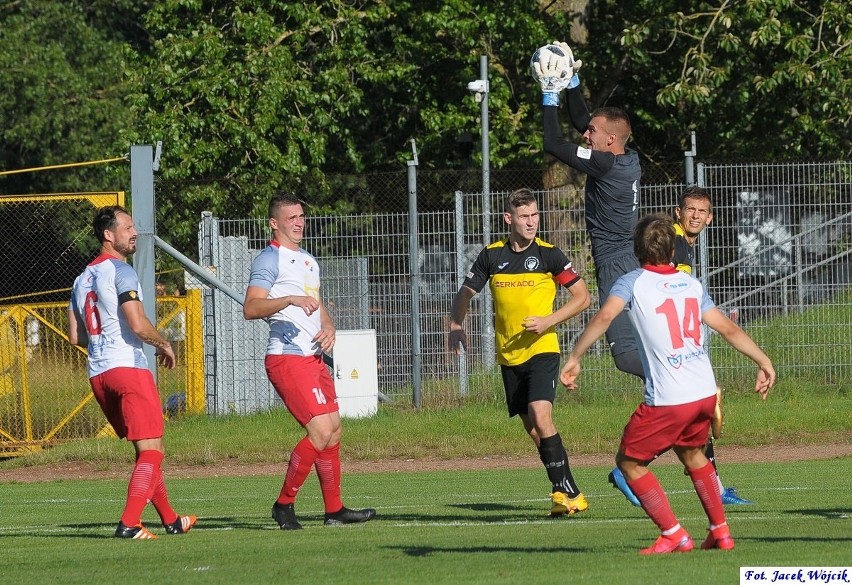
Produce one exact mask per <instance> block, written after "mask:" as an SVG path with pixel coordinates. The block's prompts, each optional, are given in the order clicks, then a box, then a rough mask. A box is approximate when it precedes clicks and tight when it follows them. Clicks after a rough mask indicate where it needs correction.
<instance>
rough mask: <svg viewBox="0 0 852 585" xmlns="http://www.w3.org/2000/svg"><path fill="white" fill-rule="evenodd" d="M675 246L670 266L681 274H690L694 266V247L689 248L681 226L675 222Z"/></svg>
mask: <svg viewBox="0 0 852 585" xmlns="http://www.w3.org/2000/svg"><path fill="white" fill-rule="evenodd" d="M674 229H675V244H674V249H675V251H674V257H673V258H672V264H674V266H675V268H677V269H678V270H680V271H681V272H685V273H687V274H692V267H693V266H695V247H694V246H690V245H689V242H687V241H686V232H684V231H683V226H681V225H680V224H679V223H677V222H675V224H674Z"/></svg>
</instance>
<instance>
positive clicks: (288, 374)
mask: <svg viewBox="0 0 852 585" xmlns="http://www.w3.org/2000/svg"><path fill="white" fill-rule="evenodd" d="M269 227H270V229H271V230H272V241H271V242H270V243H269V246H267V247H266V248H264V250H263V251H261V253H260V254H259V255H258V256H257V257H256V258H255V259H254V262H252V267H251V279H250V281H249V286H248V290H247V291H246V298H245V303H244V304H243V316H244V317H245V318H246V319H266V320H267V321H268V322H269V344H268V346H267V349H266V360H265V364H266V373H267V375H268V376H269V381H270V382H271V383H272V386H273V387H274V388H275V391H276V392H277V393H278V395H279V396H280V397H281V399H282V400H283V401H284V404H285V405H286V406H287V410H289V411H290V414H292V415H293V417H294V418H295V419H296V420H297V421H298V422H299V424H300V425H302V426H303V427H304V428H305V431H306V434H305V437H304V438H303V439H302V440H301V441H299V443H298V444H297V445H296V447H295V448H294V449H293V452H292V453H291V455H290V463H289V465H288V466H287V474H286V477H285V479H284V485H283V486H282V487H281V492H280V494H279V496H278V499H277V500H276V502H275V503H274V504H273V505H272V518H273V519H274V520H275V521H276V522H277V523H278V526H279V528H281V530H299V529H301V528H302V525H301V524H300V523H299V521H298V519H297V518H296V512H295V509H294V502H295V501H296V495H297V494H298V492H299V489H300V488H301V487H302V484H304V483H305V479H307V477H308V474H309V473H310V472H311V468H312V467H316V471H317V476H318V477H319V480H320V488H321V490H322V496H323V502H324V505H325V524H326V525H339V524H351V523H353V522H366V521H368V520H370V519H371V518H373V516H375V515H376V511H375V510H374V509H372V508H366V509H364V510H351V509H349V508H347V507H345V506H344V505H343V501H342V500H341V498H340V437H341V435H342V433H343V429H342V426H341V422H340V413H339V411H338V406H337V394H336V393H335V389H334V382H333V381H332V379H331V376H330V375H329V372H328V368H327V367H326V366H325V364H324V363H323V360H322V354H323V352H328V351H331V349H332V348H333V347H334V341H335V329H334V323H333V322H332V319H331V316H330V315H329V314H328V311H326V308H325V305H324V304H323V303H322V301H321V300H320V267H319V264H317V261H316V258H314V257H313V256H312V255H310V254H309V253H308V252H306V251H305V250H304V249H302V247H301V246H300V243H301V241H302V238H303V237H304V231H305V212H304V210H303V208H302V202H301V201H300V200H299V199H298V198H296V197H294V196H292V195H288V194H281V195H277V196H275V197H273V199H272V201H270V203H269Z"/></svg>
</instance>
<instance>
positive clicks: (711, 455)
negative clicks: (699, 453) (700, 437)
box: [704, 439, 719, 473]
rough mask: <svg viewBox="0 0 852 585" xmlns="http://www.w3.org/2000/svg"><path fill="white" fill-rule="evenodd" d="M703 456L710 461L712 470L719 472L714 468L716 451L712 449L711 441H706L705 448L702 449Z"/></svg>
mask: <svg viewBox="0 0 852 585" xmlns="http://www.w3.org/2000/svg"><path fill="white" fill-rule="evenodd" d="M704 454H705V455H706V456H707V459H709V460H710V463H712V464H713V469H716V472H717V473H718V472H719V470H718V469H717V468H716V450H715V449H714V448H713V439H707V446H706V447H704Z"/></svg>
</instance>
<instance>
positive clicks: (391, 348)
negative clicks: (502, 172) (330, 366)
mask: <svg viewBox="0 0 852 585" xmlns="http://www.w3.org/2000/svg"><path fill="white" fill-rule="evenodd" d="M698 170H699V173H698V175H697V176H698V182H699V184H701V185H704V186H706V187H707V188H708V189H710V191H711V193H712V194H713V197H714V214H715V217H714V220H713V222H712V224H711V225H710V226H709V227H708V229H707V230H705V232H704V233H703V234H702V236H701V238H700V239H699V248H698V250H699V255H698V266H697V268H696V275H697V276H698V277H699V278H701V279H702V280H704V282H705V283H706V284H707V286H708V290H709V291H710V294H711V295H712V296H713V297H714V299H715V300H716V301H717V304H719V305H720V307H721V308H722V309H723V310H724V311H726V312H727V313H728V314H730V315H731V316H732V318H734V319H737V320H738V321H739V322H740V323H741V324H742V325H743V326H744V327H745V328H746V329H747V331H749V333H750V334H751V335H752V336H754V337H755V338H756V339H758V341H759V342H760V343H762V344H763V345H764V346H765V348H766V349H767V351H768V352H769V353H770V355H771V356H772V357H773V358H774V360H775V361H776V362H777V364H778V368H779V371H780V373H781V375H782V376H787V375H796V376H803V377H807V378H809V379H813V380H816V381H818V382H820V383H836V382H837V381H838V380H840V379H842V378H843V377H844V374H843V372H844V371H845V370H846V369H847V366H848V364H849V362H850V361H852V350H849V349H848V346H847V344H845V343H843V341H842V340H843V339H845V338H846V337H847V336H848V334H849V333H850V331H849V329H850V327H852V325H850V319H849V318H848V317H849V315H848V313H849V312H850V310H849V309H848V300H849V299H848V298H847V297H848V296H849V283H850V278H852V272H851V271H850V263H849V259H848V251H849V249H850V246H849V240H850V229H852V224H850V221H852V220H850V215H849V213H848V212H847V209H848V208H849V204H850V198H852V193H850V172H851V171H850V163H848V162H839V163H796V164H787V165H709V164H703V165H699V169H698ZM418 184H419V181H418ZM684 187H685V185H684V184H683V183H676V182H675V183H666V184H659V185H654V184H645V185H643V189H642V213H648V212H654V211H666V212H669V213H670V212H671V211H672V209H673V208H674V207H675V206H676V205H677V202H678V198H679V196H680V193H681V192H682V191H683V189H684ZM507 193H508V191H496V190H492V193H491V197H492V200H491V202H490V205H491V215H490V217H489V218H488V220H489V227H488V233H490V234H491V238H490V239H491V240H493V239H495V238H498V237H502V236H503V235H504V234H505V224H504V223H503V220H502V199H503V197H504V196H505V195H506V194H507ZM537 195H538V197H539V200H540V201H541V202H542V206H541V207H542V212H541V216H542V221H541V229H540V235H541V237H543V238H544V239H546V240H549V241H551V242H553V243H555V244H557V245H558V246H560V247H561V248H563V250H565V252H566V254H567V255H568V256H569V258H572V259H573V260H574V261H575V264H576V265H577V266H578V267H579V269H580V271H581V274H582V275H583V276H584V278H585V279H586V281H587V283H588V284H589V287H590V289H591V291H592V297H593V301H592V307H591V308H590V310H588V311H586V312H584V313H583V314H582V315H580V316H578V317H577V318H575V319H574V320H572V321H570V322H569V323H566V324H564V325H563V326H561V327H560V328H559V332H560V339H561V343H562V346H563V348H565V347H569V346H570V344H571V342H572V341H573V339H574V338H575V336H576V335H577V334H578V333H579V331H580V330H581V329H582V327H583V326H584V325H585V322H586V321H587V320H588V318H590V317H591V315H592V314H593V312H594V310H596V309H597V305H598V303H597V296H596V287H595V283H594V278H593V274H594V267H593V265H592V262H591V259H590V257H589V255H588V245H587V240H586V235H585V228H584V225H583V220H582V217H583V209H582V204H581V200H582V198H581V196H580V194H579V193H578V192H577V191H576V190H575V189H572V188H564V189H560V190H552V191H542V190H539V191H538V192H537ZM454 199H456V201H455V202H454V204H455V206H454V209H452V210H443V211H442V210H427V211H421V212H420V213H418V216H417V224H418V231H419V238H418V250H417V254H416V258H417V266H416V267H412V266H410V263H409V227H408V221H409V220H408V216H407V214H406V213H403V212H398V213H373V214H363V215H347V216H321V217H319V216H313V217H309V218H308V222H307V230H306V234H307V235H306V238H305V241H304V242H303V246H304V247H305V248H306V249H307V250H308V251H310V252H311V253H313V254H314V255H315V256H317V258H318V260H319V262H320V265H321V266H322V268H323V271H324V272H323V298H324V300H325V301H326V303H327V305H328V307H329V310H330V313H331V314H332V316H333V318H334V319H335V321H336V324H337V326H338V328H365V327H368V328H373V329H376V331H377V338H378V354H379V355H378V361H379V386H380V391H381V392H382V393H383V394H385V395H387V396H389V397H391V398H394V399H399V400H408V399H410V397H411V396H412V393H413V388H412V383H413V379H414V375H413V370H412V368H413V367H414V365H415V363H417V361H419V363H420V364H421V368H422V370H421V373H422V380H423V387H422V390H423V393H424V396H428V395H430V394H433V393H434V394H442V393H443V394H446V393H451V394H456V395H457V394H458V393H467V394H473V395H477V394H481V393H487V394H494V393H499V392H502V389H501V386H500V382H499V374H498V373H497V370H496V369H495V368H494V366H493V363H494V362H493V358H491V357H490V356H491V352H492V351H493V345H492V344H491V343H490V333H489V332H487V331H486V329H487V328H486V327H485V326H484V325H485V322H486V319H487V318H488V315H489V313H488V312H487V311H486V307H487V304H488V294H487V290H486V291H483V293H480V294H479V295H477V296H476V297H474V300H473V302H472V304H471V310H470V312H469V314H468V320H467V321H468V322H467V327H468V328H469V329H468V331H469V334H468V335H469V339H470V347H469V348H468V352H467V354H466V355H464V356H462V357H461V358H460V357H458V356H455V355H454V354H451V353H450V352H449V351H448V347H447V343H446V331H447V326H448V314H449V306H450V302H451V300H452V297H453V295H454V294H455V292H456V290H457V289H458V286H459V284H460V282H461V280H462V278H463V274H464V272H466V271H467V269H468V268H469V266H470V265H471V263H472V262H473V259H474V258H475V256H476V254H477V253H478V252H479V250H480V249H481V248H482V246H483V235H482V234H483V220H484V218H483V216H482V211H481V210H482V208H483V205H482V195H481V193H475V192H474V193H461V192H457V193H456V195H455V196H454ZM213 225H215V231H212V232H203V235H202V237H201V239H202V243H204V242H205V241H206V242H207V245H210V242H211V241H213V240H216V239H217V238H223V239H226V238H232V239H233V238H236V239H242V240H243V241H244V243H245V246H246V249H248V250H250V252H249V253H248V256H246V258H245V259H244V261H243V262H242V263H240V262H236V263H233V262H232V261H229V262H231V263H232V267H231V270H232V272H231V274H232V278H233V279H234V282H235V284H237V285H238V286H241V287H242V290H244V289H245V286H246V285H247V279H248V276H249V272H250V258H251V257H253V254H254V253H256V252H257V251H258V250H260V249H261V248H263V247H264V246H265V245H266V243H267V241H268V232H267V229H266V222H265V221H260V220H223V219H216V220H215V221H214V223H213ZM415 269H416V270H417V271H418V275H419V279H418V280H419V283H420V287H419V291H417V293H416V294H414V295H412V290H411V281H412V274H413V273H414V270H415ZM216 270H217V272H220V271H221V266H216ZM220 276H221V274H220ZM561 294H566V293H561ZM561 300H562V297H560V298H558V299H557V302H560V301H561ZM222 302H230V303H232V304H234V303H233V301H230V300H224V301H223V300H221V299H220V300H219V303H222ZM414 302H417V303H418V305H417V308H418V309H419V310H418V311H413V310H412V309H413V303H414ZM208 312H209V311H208ZM413 314H417V315H419V319H418V322H417V323H413V322H412V315H413ZM412 331H417V332H419V346H420V352H421V353H420V355H419V356H418V357H419V358H420V359H419V360H415V359H414V357H415V356H413V352H414V346H413V344H412ZM255 335H260V336H261V342H259V343H258V344H255V345H254V346H253V347H252V349H251V350H250V351H243V352H242V355H240V353H241V352H240V350H238V349H237V350H236V353H235V354H234V355H233V359H235V360H247V361H249V362H250V361H255V362H260V361H262V358H263V352H264V349H263V343H262V342H263V339H264V337H263V336H264V335H265V331H264V330H260V331H259V332H255ZM711 340H712V341H711V353H712V355H713V361H714V364H716V367H717V371H718V373H719V378H720V381H721V383H723V384H725V385H733V386H735V387H742V388H747V387H748V385H749V384H751V382H752V376H753V369H752V368H751V367H749V366H748V363H747V359H746V358H743V357H742V356H740V355H739V354H737V353H736V352H735V351H733V350H731V349H730V348H728V347H727V346H726V345H725V344H724V343H722V342H720V340H719V339H718V336H712V337H711ZM592 355H593V356H595V357H594V358H593V359H589V360H587V361H586V363H585V369H584V374H583V376H584V378H583V379H584V383H585V384H589V385H594V386H597V387H602V388H609V389H623V390H625V391H629V392H634V391H635V389H636V388H638V386H639V382H638V381H637V380H635V379H633V378H632V377H630V376H628V375H625V374H622V373H620V372H618V371H617V370H615V368H614V365H613V364H612V361H611V358H610V357H609V354H608V351H607V350H606V348H605V346H604V343H603V342H599V344H598V345H597V346H595V348H593V350H592ZM254 371H255V372H260V374H259V376H261V377H263V374H262V369H259V368H254ZM258 384H259V385H260V386H261V387H268V385H266V386H265V383H264V381H263V380H261V381H260V382H258ZM264 392H267V396H270V397H271V396H272V394H271V391H269V390H268V389H267V390H264ZM273 402H274V401H273V400H272V399H271V398H270V399H269V401H268V403H269V404H272V403H273Z"/></svg>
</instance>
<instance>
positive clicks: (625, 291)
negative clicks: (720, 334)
mask: <svg viewBox="0 0 852 585" xmlns="http://www.w3.org/2000/svg"><path fill="white" fill-rule="evenodd" d="M610 294H612V295H616V296H618V297H619V298H621V299H623V300H625V301H626V302H627V307H626V308H627V310H628V314H629V316H630V321H631V322H632V323H633V328H634V329H635V333H636V341H637V343H638V344H639V357H640V358H641V360H642V366H643V368H644V370H645V404H647V405H649V406H670V405H675V404H686V403H688V402H695V401H696V400H701V399H702V398H707V397H708V396H714V395H715V394H716V379H715V376H714V375H713V368H712V366H711V365H710V358H709V357H708V355H707V352H706V351H705V350H704V336H705V327H704V326H703V322H702V318H701V316H702V315H703V313H704V312H705V311H708V310H709V309H712V308H713V307H715V306H716V305H715V304H714V303H713V300H712V299H711V298H710V297H709V296H708V295H707V293H706V292H705V291H704V287H703V286H702V285H701V282H700V281H698V280H697V279H695V278H692V277H691V276H689V275H688V274H684V273H683V272H679V271H678V270H676V269H675V268H674V267H673V266H643V267H642V268H639V269H638V270H634V271H632V272H630V273H628V274H625V275H624V276H622V277H621V278H619V279H618V280H617V281H616V283H615V285H613V287H612V290H611V291H610Z"/></svg>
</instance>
